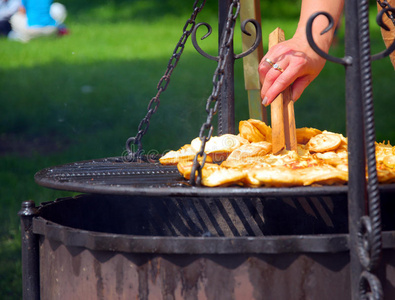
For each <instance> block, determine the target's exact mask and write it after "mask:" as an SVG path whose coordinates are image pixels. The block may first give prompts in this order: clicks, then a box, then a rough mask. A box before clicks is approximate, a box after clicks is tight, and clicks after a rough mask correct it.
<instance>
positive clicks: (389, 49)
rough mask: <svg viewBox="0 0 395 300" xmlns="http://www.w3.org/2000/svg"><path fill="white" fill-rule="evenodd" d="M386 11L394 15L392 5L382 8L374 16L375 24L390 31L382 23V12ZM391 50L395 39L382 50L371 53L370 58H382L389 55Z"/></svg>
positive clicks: (393, 47)
mask: <svg viewBox="0 0 395 300" xmlns="http://www.w3.org/2000/svg"><path fill="white" fill-rule="evenodd" d="M388 12H392V13H393V14H394V15H395V8H394V7H387V8H384V9H382V10H381V11H380V12H379V13H378V14H377V17H376V22H377V24H378V25H379V26H380V27H381V28H383V29H384V30H387V31H390V29H389V28H388V26H387V25H386V24H385V23H384V21H383V16H384V14H387V13H388ZM393 51H395V39H394V40H393V41H392V44H391V45H390V46H389V47H388V48H387V49H386V50H384V51H382V52H380V53H377V54H374V55H372V60H378V59H382V58H384V57H387V56H388V55H390V54H391V53H392V52H393Z"/></svg>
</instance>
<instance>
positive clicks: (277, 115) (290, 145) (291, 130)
mask: <svg viewBox="0 0 395 300" xmlns="http://www.w3.org/2000/svg"><path fill="white" fill-rule="evenodd" d="M283 41H285V37H284V31H283V30H282V29H281V28H279V27H277V28H276V29H275V30H274V31H273V32H272V33H270V35H269V49H270V48H271V47H272V46H274V45H276V44H278V43H281V42H283ZM270 110H271V112H270V115H271V119H272V120H271V124H272V147H273V153H274V154H278V153H279V152H281V151H282V150H283V149H284V148H285V149H287V150H295V151H296V150H297V140H296V125H295V113H294V102H293V100H292V99H291V88H290V87H287V88H286V89H285V90H284V91H283V92H282V93H280V94H279V95H278V96H277V98H276V99H275V100H274V101H273V102H272V104H271V106H270Z"/></svg>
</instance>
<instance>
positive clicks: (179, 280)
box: [32, 191, 395, 300]
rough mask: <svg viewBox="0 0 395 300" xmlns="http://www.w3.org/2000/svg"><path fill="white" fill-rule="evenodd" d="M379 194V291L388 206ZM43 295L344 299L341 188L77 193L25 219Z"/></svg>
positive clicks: (389, 269) (394, 272)
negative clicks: (271, 192) (227, 193)
mask: <svg viewBox="0 0 395 300" xmlns="http://www.w3.org/2000/svg"><path fill="white" fill-rule="evenodd" d="M392 195H393V193H392V192H390V193H386V192H385V191H384V192H382V193H381V197H382V206H383V210H382V211H383V257H382V264H381V267H380V270H379V272H378V274H379V276H380V279H381V281H382V283H383V287H384V294H385V299H394V297H395V244H394V238H393V236H394V234H395V231H394V230H395V218H394V213H395V209H394V208H395V207H394V205H395V204H394V203H393V201H392V198H393V197H392ZM32 226H33V232H34V234H35V235H36V236H37V237H38V241H39V242H38V243H39V282H40V298H41V299H51V300H53V299H128V300H129V299H216V300H217V299H226V300H228V299H259V300H261V299H287V300H292V299H323V300H325V299H347V300H348V299H350V268H349V261H350V258H349V245H348V234H347V226H348V224H347V195H346V193H343V194H342V193H340V194H338V195H336V196H332V197H330V196H326V195H324V196H300V195H299V196H295V197H292V196H289V197H276V196H266V197H240V196H237V197H219V196H212V197H208V196H206V197H200V196H196V197H193V196H189V197H183V196H179V197H177V196H171V197H170V196H163V197H160V196H144V195H142V196H136V195H131V196H130V195H129V196H128V195H104V194H83V195H79V196H76V197H70V198H62V199H58V200H55V201H52V202H47V203H43V204H42V205H40V206H39V207H38V209H37V213H36V214H35V216H34V218H33V220H32Z"/></svg>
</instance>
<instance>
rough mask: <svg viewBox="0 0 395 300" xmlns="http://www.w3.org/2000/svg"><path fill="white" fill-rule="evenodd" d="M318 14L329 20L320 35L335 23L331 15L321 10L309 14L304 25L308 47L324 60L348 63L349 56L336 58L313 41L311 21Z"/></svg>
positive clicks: (349, 60)
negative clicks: (305, 25)
mask: <svg viewBox="0 0 395 300" xmlns="http://www.w3.org/2000/svg"><path fill="white" fill-rule="evenodd" d="M319 15H323V16H325V17H326V18H327V19H328V21H329V25H328V26H327V27H326V28H325V29H324V30H323V31H322V32H321V35H322V34H324V33H326V32H328V31H329V30H331V29H332V28H333V26H334V24H335V22H334V21H333V18H332V16H331V15H330V14H329V13H327V12H324V11H321V12H316V13H314V14H313V15H311V16H310V18H309V20H308V21H307V27H306V35H307V41H308V42H309V45H310V47H311V48H313V50H314V51H315V52H316V53H317V54H318V55H320V56H321V57H323V58H325V59H326V60H329V61H331V62H334V63H337V64H341V65H350V64H351V61H352V58H351V57H344V58H338V57H334V56H332V55H329V54H328V53H326V52H324V51H322V50H321V49H320V48H319V47H318V46H317V44H316V43H315V42H314V38H313V32H312V28H313V22H314V20H315V18H317V17H318V16H319Z"/></svg>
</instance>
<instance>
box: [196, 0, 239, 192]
mask: <svg viewBox="0 0 395 300" xmlns="http://www.w3.org/2000/svg"><path fill="white" fill-rule="evenodd" d="M239 12H240V1H239V0H233V1H232V3H231V4H230V6H229V11H228V16H227V19H226V24H225V29H224V31H223V35H222V37H221V42H220V47H219V54H218V65H217V68H216V69H215V71H214V76H213V90H212V93H211V95H210V97H209V98H208V99H207V104H206V112H207V119H206V122H205V123H203V125H202V127H201V128H200V132H199V138H200V140H201V142H202V144H201V147H200V151H199V152H197V154H196V156H195V159H194V161H193V166H192V171H191V178H190V183H191V184H192V185H195V184H197V185H200V184H201V180H202V169H203V166H204V164H205V162H206V153H205V152H204V148H205V147H206V142H207V141H208V140H209V139H210V138H211V136H212V133H213V130H214V127H213V125H212V124H211V122H212V120H213V117H214V116H215V115H216V113H217V111H218V103H219V102H218V101H217V100H218V97H219V93H220V90H221V86H222V84H223V81H224V73H225V65H226V63H227V60H228V57H229V55H233V53H231V51H230V48H231V46H232V43H233V36H234V28H235V23H236V19H237V17H238V15H239ZM199 158H202V159H201V163H200V162H199ZM196 172H197V173H198V174H197V176H196Z"/></svg>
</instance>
